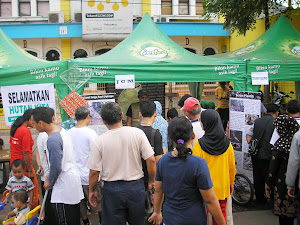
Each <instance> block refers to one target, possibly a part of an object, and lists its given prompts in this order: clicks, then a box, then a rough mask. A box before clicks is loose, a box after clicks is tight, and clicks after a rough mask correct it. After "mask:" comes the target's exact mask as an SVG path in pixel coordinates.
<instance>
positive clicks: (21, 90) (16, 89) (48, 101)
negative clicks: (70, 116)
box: [1, 84, 56, 126]
mask: <svg viewBox="0 0 300 225" xmlns="http://www.w3.org/2000/svg"><path fill="white" fill-rule="evenodd" d="M1 93H2V101H3V109H4V116H5V123H6V125H7V126H10V125H11V124H12V123H13V122H14V121H15V120H16V119H17V118H18V117H19V116H22V115H23V114H24V112H25V111H26V110H27V109H30V108H31V109H34V108H36V107H39V106H42V107H50V108H52V109H54V112H55V111H56V106H55V94H54V85H53V84H31V85H17V86H4V87H1Z"/></svg>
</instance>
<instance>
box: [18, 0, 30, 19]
mask: <svg viewBox="0 0 300 225" xmlns="http://www.w3.org/2000/svg"><path fill="white" fill-rule="evenodd" d="M30 15H31V9H30V0H19V16H30Z"/></svg>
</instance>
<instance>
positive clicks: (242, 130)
mask: <svg viewBox="0 0 300 225" xmlns="http://www.w3.org/2000/svg"><path fill="white" fill-rule="evenodd" d="M229 110H230V113H229V119H230V126H229V135H230V136H229V137H230V141H231V144H232V146H233V148H234V150H235V151H234V152H235V160H236V169H237V172H238V173H243V174H245V175H246V176H248V177H249V178H252V162H251V157H250V155H249V153H248V143H247V141H246V134H247V133H249V132H251V129H253V126H254V121H255V120H256V119H258V118H259V117H260V115H261V93H259V92H246V91H245V92H244V91H231V93H230V99H229Z"/></svg>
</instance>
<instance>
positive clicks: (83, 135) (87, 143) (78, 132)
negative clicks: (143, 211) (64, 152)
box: [68, 106, 101, 225]
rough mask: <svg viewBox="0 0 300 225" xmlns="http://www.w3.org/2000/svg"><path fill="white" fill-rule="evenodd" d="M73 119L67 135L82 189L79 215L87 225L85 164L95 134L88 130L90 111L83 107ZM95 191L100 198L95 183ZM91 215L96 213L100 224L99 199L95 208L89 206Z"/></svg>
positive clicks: (87, 186)
mask: <svg viewBox="0 0 300 225" xmlns="http://www.w3.org/2000/svg"><path fill="white" fill-rule="evenodd" d="M75 119H76V120H77V125H76V126H75V127H73V128H71V129H70V130H68V133H69V134H70V136H71V139H72V143H73V149H74V153H75V158H76V166H77V169H78V172H79V175H80V180H81V185H82V189H83V194H84V199H82V200H81V202H80V214H81V219H82V222H83V224H84V225H89V224H90V222H89V218H88V216H87V204H86V203H87V201H88V196H89V172H90V170H89V168H87V162H88V158H89V155H90V151H91V148H92V146H93V143H94V141H95V139H96V138H97V133H96V132H95V131H94V130H92V129H91V128H88V127H87V126H88V124H89V122H90V110H89V109H88V108H86V107H85V106H81V107H79V108H77V109H76V111H75ZM96 191H97V193H98V196H101V184H100V182H98V183H97V187H96ZM90 209H91V212H92V213H98V215H99V220H100V223H101V204H100V199H99V200H98V204H97V207H93V206H90Z"/></svg>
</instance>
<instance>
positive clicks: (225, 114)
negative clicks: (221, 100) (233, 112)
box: [218, 108, 229, 131]
mask: <svg viewBox="0 0 300 225" xmlns="http://www.w3.org/2000/svg"><path fill="white" fill-rule="evenodd" d="M218 113H219V115H220V117H221V121H222V125H223V128H224V131H226V128H227V124H228V120H229V108H226V109H222V108H218Z"/></svg>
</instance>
